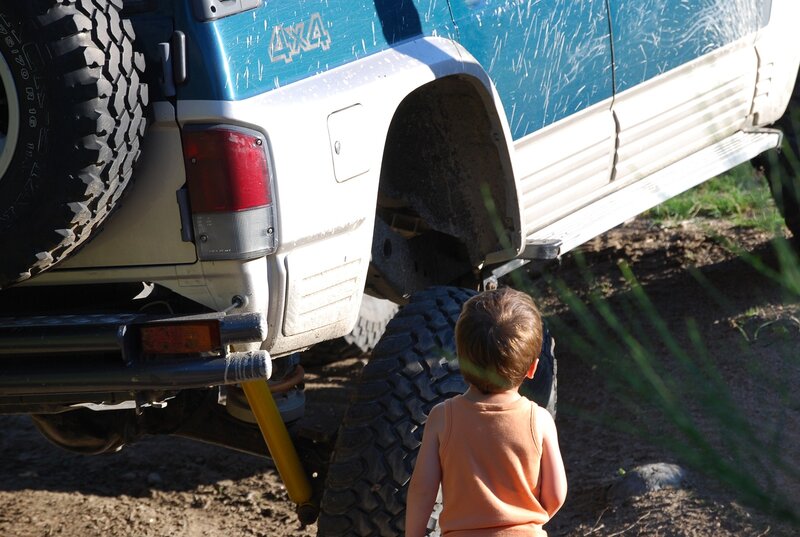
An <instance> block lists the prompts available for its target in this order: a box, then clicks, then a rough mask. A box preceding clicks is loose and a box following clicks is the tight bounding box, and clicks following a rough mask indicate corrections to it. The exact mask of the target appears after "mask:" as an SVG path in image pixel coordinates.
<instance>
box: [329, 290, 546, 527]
mask: <svg viewBox="0 0 800 537" xmlns="http://www.w3.org/2000/svg"><path fill="white" fill-rule="evenodd" d="M474 294H475V293H474V291H470V290H466V289H458V288H453V287H435V288H431V289H427V290H425V291H422V292H420V293H415V294H414V295H412V296H411V299H410V301H409V303H408V305H406V306H404V307H403V308H401V309H400V311H399V312H398V314H397V316H396V317H395V318H394V319H392V321H390V322H389V324H388V325H387V327H386V332H385V334H384V336H383V337H382V338H381V340H380V342H379V343H378V345H377V346H376V347H375V349H374V350H373V352H372V356H371V358H370V361H369V363H368V364H367V365H366V366H364V369H363V371H362V373H361V378H360V379H359V382H358V385H357V387H356V390H355V397H354V400H353V402H352V404H351V406H350V408H349V409H348V411H347V413H346V414H345V418H344V421H343V422H342V426H341V428H340V430H339V435H338V437H337V441H336V446H335V448H334V454H333V456H332V459H331V464H330V467H329V469H328V474H327V479H326V485H325V492H324V495H323V498H322V513H321V515H320V519H319V526H318V527H319V535H321V536H324V537H332V536H340V535H341V536H344V535H347V536H386V537H388V536H399V535H403V533H404V528H405V504H406V493H407V488H408V482H409V480H410V479H411V473H412V470H413V468H414V463H415V462H416V458H417V452H418V450H419V446H420V444H421V442H422V432H423V429H424V426H425V421H426V420H427V417H428V413H429V412H430V411H431V409H432V408H433V406H434V405H436V404H438V403H440V402H442V401H444V400H446V399H448V398H450V397H453V396H454V395H457V394H459V393H463V392H464V390H465V389H466V387H467V385H466V383H465V382H464V379H463V378H462V377H461V374H460V373H459V370H458V363H457V361H456V359H455V340H454V330H455V323H456V320H457V319H458V316H459V315H460V313H461V306H462V304H463V303H464V302H465V301H466V300H467V299H469V298H470V297H471V296H472V295H474ZM545 339H546V341H548V342H549V341H550V336H549V334H548V335H547V336H546V338H545ZM546 349H547V352H548V353H549V354H550V356H552V353H551V352H550V351H551V350H552V346H551V345H550V344H549V343H546ZM544 354H546V353H543V356H544ZM548 364H554V360H547V359H544V360H542V361H541V362H540V368H541V373H542V374H544V376H545V377H547V378H545V379H544V380H543V381H541V384H542V385H548V386H550V387H551V388H554V387H555V382H554V378H555V375H554V372H553V371H552V370H551V371H549V375H548V369H549V366H548ZM538 375H539V373H537V376H538ZM548 379H549V380H548ZM535 380H536V377H535V378H534V381H535ZM521 391H522V390H521ZM523 393H524V392H523ZM529 393H539V394H540V395H541V394H544V396H543V397H544V400H542V401H537V402H539V404H541V405H542V406H545V405H546V404H547V403H548V401H552V402H553V405H554V404H555V396H554V395H553V394H551V393H544V391H535V392H529ZM438 510H439V507H437V509H436V512H435V514H434V516H433V517H432V519H431V523H430V524H429V527H430V528H431V531H432V532H433V533H434V534H438V522H437V518H438Z"/></svg>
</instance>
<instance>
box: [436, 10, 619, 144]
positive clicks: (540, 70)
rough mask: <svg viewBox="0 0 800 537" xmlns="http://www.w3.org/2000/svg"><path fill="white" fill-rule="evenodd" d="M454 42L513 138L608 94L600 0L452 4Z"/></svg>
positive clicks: (603, 14)
mask: <svg viewBox="0 0 800 537" xmlns="http://www.w3.org/2000/svg"><path fill="white" fill-rule="evenodd" d="M451 5H452V9H453V16H454V18H455V22H456V28H457V32H458V40H459V42H460V43H461V44H462V45H463V46H464V47H466V49H467V50H468V51H469V52H470V53H471V54H472V55H473V56H475V58H476V59H477V60H478V61H479V62H480V63H481V65H483V67H484V69H486V71H487V72H488V73H489V76H490V77H491V78H492V80H493V81H494V83H495V86H496V87H497V91H498V93H499V94H500V98H501V99H502V101H503V105H504V107H505V111H506V114H507V118H508V123H509V125H510V127H511V133H512V135H513V137H514V139H519V138H521V137H523V136H525V135H527V134H530V133H532V132H534V131H536V130H539V129H541V128H542V127H545V126H547V125H550V124H551V123H554V122H556V121H558V120H559V119H563V118H565V117H568V116H570V115H572V114H574V113H576V112H579V111H580V110H583V109H584V108H586V107H588V106H591V105H593V104H596V103H598V102H600V101H603V100H604V99H608V98H610V97H611V96H612V91H613V83H612V70H611V37H610V35H609V21H608V12H607V9H606V3H605V0H581V1H577V0H540V1H538V2H537V1H534V0H451Z"/></svg>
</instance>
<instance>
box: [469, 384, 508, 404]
mask: <svg viewBox="0 0 800 537" xmlns="http://www.w3.org/2000/svg"><path fill="white" fill-rule="evenodd" d="M464 397H466V398H467V399H469V400H470V401H473V402H475V403H495V404H506V403H513V402H514V401H517V400H518V399H520V398H521V397H522V396H521V395H520V394H519V392H518V391H517V388H511V389H510V390H505V391H502V392H496V393H483V392H482V391H480V390H479V389H478V388H476V387H475V386H473V385H472V384H470V385H469V388H468V389H467V391H466V392H464Z"/></svg>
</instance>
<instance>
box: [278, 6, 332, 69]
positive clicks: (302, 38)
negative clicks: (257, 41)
mask: <svg viewBox="0 0 800 537" xmlns="http://www.w3.org/2000/svg"><path fill="white" fill-rule="evenodd" d="M330 46H331V36H330V34H329V33H328V30H326V29H325V23H324V22H322V16H321V15H320V14H319V13H313V14H312V15H311V19H310V20H308V21H303V22H298V23H296V24H291V25H288V26H284V25H282V24H279V25H278V26H276V27H275V28H274V29H273V30H272V37H271V38H270V41H269V57H270V59H271V60H272V61H273V62H277V61H280V60H283V61H284V62H286V63H289V62H291V61H292V59H293V58H294V57H295V56H296V55H297V54H300V52H301V51H305V52H308V51H309V50H314V49H317V48H321V49H322V50H328V49H329V48H330Z"/></svg>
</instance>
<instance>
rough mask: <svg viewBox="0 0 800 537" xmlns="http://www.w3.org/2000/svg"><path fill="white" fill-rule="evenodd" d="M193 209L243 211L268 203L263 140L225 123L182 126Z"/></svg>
mask: <svg viewBox="0 0 800 537" xmlns="http://www.w3.org/2000/svg"><path fill="white" fill-rule="evenodd" d="M183 157H184V162H185V165H186V180H187V184H188V188H189V200H190V202H191V205H192V212H193V213H215V212H231V211H243V210H245V209H252V208H255V207H263V206H266V205H269V204H270V203H272V195H271V192H270V180H269V165H268V163H267V153H266V151H265V148H264V141H263V139H262V138H260V137H258V136H254V135H252V134H248V133H245V132H241V131H238V130H235V129H232V128H229V127H210V128H194V127H190V128H187V129H185V130H184V134H183Z"/></svg>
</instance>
